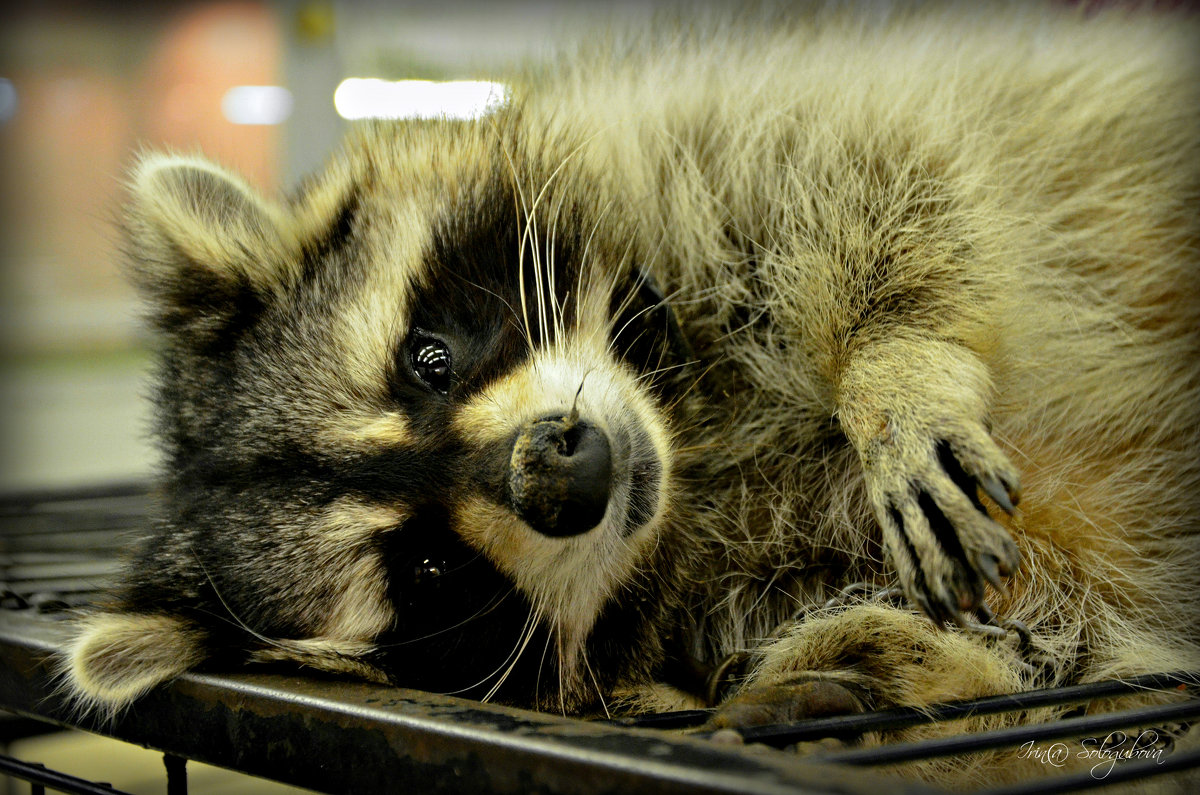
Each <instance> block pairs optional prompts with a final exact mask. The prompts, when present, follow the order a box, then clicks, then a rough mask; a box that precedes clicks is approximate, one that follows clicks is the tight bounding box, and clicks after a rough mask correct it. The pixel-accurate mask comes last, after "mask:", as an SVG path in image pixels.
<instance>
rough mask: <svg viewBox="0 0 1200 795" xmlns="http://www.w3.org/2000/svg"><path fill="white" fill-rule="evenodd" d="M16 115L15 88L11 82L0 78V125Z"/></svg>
mask: <svg viewBox="0 0 1200 795" xmlns="http://www.w3.org/2000/svg"><path fill="white" fill-rule="evenodd" d="M16 113H17V88H16V86H14V85H13V84H12V81H11V80H8V79H7V78H3V77H0V124H4V122H6V121H8V120H9V119H11V118H12V117H13V116H15V115H16Z"/></svg>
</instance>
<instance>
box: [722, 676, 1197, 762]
mask: <svg viewBox="0 0 1200 795" xmlns="http://www.w3.org/2000/svg"><path fill="white" fill-rule="evenodd" d="M1180 686H1183V687H1184V688H1187V687H1189V686H1200V673H1193V672H1180V671H1176V672H1170V673H1156V674H1145V675H1142V676H1133V677H1129V678H1128V679H1121V680H1108V681H1104V682H1090V683H1088V684H1082V685H1069V686H1066V687H1057V688H1055V687H1050V688H1042V689H1039V690H1027V691H1025V692H1023V693H1012V694H1007V695H1001V696H987V697H985V698H975V699H968V700H964V701H949V702H946V703H945V704H935V705H933V706H931V707H927V708H924V709H921V708H917V707H895V708H893V709H885V710H879V711H877V712H863V713H859V714H857V715H837V716H834V717H830V718H816V719H814V720H807V721H800V722H799V723H785V724H778V725H771V726H753V727H749V728H746V729H742V730H741V731H740V733H741V735H742V737H743V738H744V739H745V740H746V742H748V743H763V744H764V745H770V746H774V747H776V748H782V747H783V746H785V745H791V744H792V743H798V742H807V741H809V740H819V739H821V738H822V737H845V738H849V737H856V736H858V735H860V734H862V733H863V732H868V731H889V730H893V729H905V728H908V727H910V726H919V725H922V724H926V723H939V722H941V721H946V720H956V719H959V718H969V717H971V716H974V715H993V714H996V713H999V712H1013V711H1016V710H1023V709H1037V708H1039V707H1052V706H1061V705H1063V704H1077V703H1080V702H1084V701H1091V700H1093V699H1097V698H1105V697H1108V696H1116V695H1127V694H1129V693H1138V692H1144V691H1148V690H1164V689H1166V688H1172V687H1176V688H1177V687H1180ZM701 736H707V735H701Z"/></svg>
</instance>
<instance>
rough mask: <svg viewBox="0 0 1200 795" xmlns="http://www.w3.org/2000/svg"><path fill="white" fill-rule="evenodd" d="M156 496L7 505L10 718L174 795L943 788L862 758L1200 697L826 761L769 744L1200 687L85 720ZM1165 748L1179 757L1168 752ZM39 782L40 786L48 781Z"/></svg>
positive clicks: (197, 686) (320, 682) (13, 769)
mask: <svg viewBox="0 0 1200 795" xmlns="http://www.w3.org/2000/svg"><path fill="white" fill-rule="evenodd" d="M148 504H149V500H148V497H147V495H146V492H145V490H144V489H143V488H141V487H139V486H137V485H129V486H120V487H113V488H107V489H97V490H91V491H87V492H82V491H77V492H73V493H71V494H54V493H51V494H38V495H24V496H21V497H12V498H7V499H4V500H3V501H0V592H2V594H0V599H2V602H0V604H2V605H3V607H5V608H7V609H0V708H3V709H6V710H9V711H11V712H15V713H17V714H19V715H22V716H25V717H29V718H34V719H37V720H39V721H46V722H49V723H52V724H56V725H59V726H66V727H73V728H80V729H84V730H87V731H92V732H97V733H99V734H104V735H107V736H110V737H115V738H117V739H120V740H124V741H127V742H131V743H136V744H139V745H144V746H146V747H151V748H156V749H158V750H160V751H163V752H164V753H165V754H167V762H168V765H167V767H168V774H169V776H168V792H169V793H170V794H171V795H175V793H183V792H186V777H185V774H184V772H183V770H184V768H183V764H184V762H183V760H185V759H195V760H199V761H203V762H208V763H211V764H215V765H219V766H222V767H227V768H231V769H235V770H240V771H242V772H245V773H249V774H252V775H256V776H262V777H265V778H270V779H274V780H277V781H282V782H285V783H290V784H294V785H297V786H302V787H307V788H310V789H315V790H318V791H323V792H356V793H367V792H390V791H398V790H404V791H412V792H431V793H452V792H462V793H481V792H546V793H549V792H561V793H606V792H613V793H616V792H622V793H627V792H662V793H675V792H678V793H816V792H824V793H878V792H881V791H885V792H899V793H904V792H913V793H915V792H930V791H931V790H930V789H929V788H927V787H924V786H922V785H920V784H916V783H912V782H907V781H903V780H899V779H895V778H892V777H886V778H885V777H883V776H882V775H880V774H878V773H875V772H873V771H869V770H864V769H862V768H863V767H865V766H872V765H880V764H887V763H889V762H894V761H897V760H904V761H907V760H911V759H913V758H919V757H927V756H928V757H932V756H941V755H947V754H962V753H970V752H972V751H975V750H980V749H984V748H991V747H1005V746H1017V745H1020V744H1021V743H1023V742H1027V741H1029V740H1031V739H1034V740H1037V741H1042V740H1050V739H1051V738H1057V737H1080V736H1104V735H1105V734H1106V733H1107V732H1108V731H1110V730H1112V729H1115V728H1129V727H1135V726H1139V727H1140V726H1148V725H1154V726H1159V725H1164V724H1168V723H1174V724H1177V725H1184V726H1186V724H1187V722H1189V721H1191V720H1195V719H1198V718H1200V699H1194V698H1183V699H1180V700H1178V701H1177V702H1176V703H1171V704H1167V705H1165V706H1162V707H1151V708H1145V709H1141V710H1135V711H1132V712H1130V713H1128V714H1120V715H1099V716H1087V717H1082V718H1073V719H1065V720H1059V721H1055V722H1052V723H1049V724H1042V725H1038V726H1028V727H1021V728H1018V729H1013V730H1005V732H990V733H982V734H974V735H964V736H961V737H955V738H951V739H949V740H937V741H927V742H924V743H919V744H915V745H909V746H900V745H891V746H884V747H882V748H866V749H856V748H851V749H848V750H846V751H842V752H840V753H831V754H827V755H825V756H823V757H821V758H818V759H814V758H799V757H797V756H796V755H794V754H791V753H787V752H784V751H777V750H773V749H771V748H769V747H767V746H768V745H774V746H786V745H788V744H789V743H794V742H797V741H801V740H806V739H812V738H816V737H825V736H847V735H853V734H855V733H858V732H862V731H865V730H872V729H881V728H896V727H899V726H904V725H913V724H915V723H919V722H925V721H929V720H953V719H955V718H961V717H964V716H965V715H968V714H982V713H985V712H998V711H1007V710H1015V709H1029V708H1033V707H1040V706H1047V705H1052V704H1073V703H1082V702H1084V701H1087V700H1090V699H1092V698H1096V697H1100V696H1104V695H1113V694H1116V693H1119V692H1129V691H1130V690H1133V689H1141V688H1148V687H1152V688H1159V689H1178V688H1180V687H1181V686H1182V687H1188V686H1193V689H1194V686H1196V685H1200V677H1198V676H1196V675H1193V674H1171V675H1166V674H1164V675H1158V676H1157V677H1153V678H1142V679H1141V680H1139V681H1136V682H1124V683H1100V684H1097V685H1090V686H1083V687H1079V688H1059V689H1056V690H1050V691H1034V692H1033V693H1026V694H1016V695H1014V696H999V697H993V698H990V699H979V700H975V701H970V702H960V703H957V704H950V705H945V706H942V707H937V708H934V709H933V710H929V711H918V710H904V709H899V710H885V711H882V712H877V713H869V714H865V715H851V716H843V717H837V718H825V719H818V720H813V721H806V722H804V723H801V724H795V725H792V726H787V727H763V728H761V729H757V730H754V731H752V732H748V733H747V735H746V739H747V741H748V742H753V743H755V744H754V745H747V746H743V747H738V746H724V745H716V744H713V743H711V742H709V741H707V740H706V739H704V738H703V737H698V736H695V735H685V734H682V733H679V732H677V731H671V730H670V729H677V728H680V727H686V726H691V725H695V724H697V723H699V722H701V721H702V720H703V718H704V715H705V713H703V712H691V713H680V714H673V715H666V716H650V717H646V718H640V719H628V720H617V721H583V720H578V719H572V718H563V717H560V716H555V715H546V714H540V713H534V712H528V711H524V710H517V709H511V708H507V707H502V706H496V705H491V704H480V703H478V702H473V701H467V700H463V699H457V698H452V697H447V696H438V695H432V694H429V693H422V692H418V691H412V690H404V689H397V688H386V687H380V686H377V685H371V684H366V683H359V682H347V681H342V680H335V679H323V678H313V677H303V676H293V675H284V674H279V673H261V672H251V673H238V674H231V675H216V674H201V673H192V674H188V675H185V676H183V677H181V678H179V679H178V680H176V681H175V682H172V683H170V684H168V685H165V686H163V687H160V688H158V689H156V690H155V691H153V692H152V693H150V694H149V695H148V696H147V697H146V698H144V699H142V700H140V701H139V702H138V703H136V704H135V705H134V706H133V707H131V708H130V709H129V710H128V711H126V712H124V713H123V714H122V715H120V716H119V717H118V718H116V719H115V720H112V721H109V722H103V721H98V720H97V719H95V718H94V717H89V716H79V715H77V714H74V713H72V711H71V710H70V708H69V705H68V704H67V703H65V702H64V700H63V698H62V696H61V694H60V693H59V692H57V690H56V686H55V677H54V664H53V658H54V655H55V653H56V652H57V651H58V650H59V649H61V648H62V645H63V643H64V640H65V637H66V626H65V624H64V622H63V621H62V618H63V616H64V615H66V612H65V610H64V609H65V608H69V607H75V606H78V605H82V604H86V603H87V602H88V601H89V600H90V599H92V598H94V596H95V594H96V593H97V591H98V590H99V589H102V588H103V587H104V586H105V585H106V584H107V582H108V581H109V580H110V578H111V577H112V576H113V574H114V573H115V570H116V564H115V562H116V560H117V558H118V556H119V553H120V550H121V549H122V548H123V547H124V544H125V542H126V539H127V538H128V535H129V534H130V533H131V532H136V531H137V530H138V529H139V528H141V527H144V525H145V522H146V521H147V512H148ZM1168 751H1169V749H1168ZM1198 766H1200V751H1193V750H1186V751H1185V750H1178V751H1175V752H1174V753H1169V752H1168V753H1166V754H1165V755H1164V756H1163V757H1162V758H1160V759H1158V760H1149V762H1148V763H1147V762H1141V763H1139V762H1128V763H1123V764H1121V765H1118V766H1117V767H1116V768H1115V769H1113V770H1112V771H1111V773H1110V775H1107V776H1105V777H1104V778H1103V779H1096V778H1094V777H1091V776H1089V775H1088V774H1087V773H1086V772H1085V773H1084V774H1082V776H1075V777H1061V776H1060V777H1049V778H1046V779H1043V780H1038V781H1033V782H1029V783H1025V784H1021V785H1019V786H1017V787H1014V788H1008V789H996V790H994V792H996V793H999V792H1005V793H1009V792H1012V793H1016V792H1024V793H1032V792H1063V791H1068V790H1069V789H1083V788H1089V787H1093V786H1098V785H1103V784H1115V783H1118V782H1120V781H1123V780H1126V779H1128V778H1140V777H1142V776H1146V775H1156V776H1160V777H1164V776H1165V777H1167V778H1165V779H1164V778H1157V779H1156V780H1158V781H1164V780H1166V781H1169V780H1171V779H1172V778H1174V777H1175V776H1178V775H1179V773H1178V771H1181V770H1186V769H1188V768H1195V767H1198ZM0 772H6V773H8V774H10V775H14V776H19V777H23V778H26V779H27V780H31V781H34V782H41V784H44V785H46V786H51V787H54V788H56V789H62V790H63V791H72V792H85V793H86V792H97V793H110V795H111V793H114V792H116V791H115V790H112V789H111V788H106V787H103V786H102V785H96V784H92V783H91V782H86V781H82V780H78V779H71V777H70V776H67V775H65V774H61V773H56V772H54V771H46V770H45V769H44V768H38V767H37V766H35V765H31V764H29V763H27V762H19V761H17V760H11V759H6V758H2V757H0ZM34 786H35V792H36V791H37V790H36V787H37V786H40V785H39V784H36V783H35V785H34Z"/></svg>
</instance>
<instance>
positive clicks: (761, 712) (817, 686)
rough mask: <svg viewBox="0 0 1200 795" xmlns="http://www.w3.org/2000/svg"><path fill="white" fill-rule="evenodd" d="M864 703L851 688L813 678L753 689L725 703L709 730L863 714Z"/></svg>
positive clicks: (776, 683) (810, 676)
mask: <svg viewBox="0 0 1200 795" xmlns="http://www.w3.org/2000/svg"><path fill="white" fill-rule="evenodd" d="M863 709H864V706H863V700H862V698H860V697H859V696H858V695H856V694H855V693H854V692H853V691H852V690H851V689H850V688H849V687H847V686H845V685H843V684H839V683H838V682H834V681H831V680H829V679H823V678H819V677H816V676H812V675H807V676H801V677H796V678H794V679H789V680H784V681H780V682H774V683H772V684H769V685H761V686H752V687H749V688H746V689H745V690H743V691H741V692H740V693H738V694H737V695H735V696H734V697H733V698H731V699H729V700H728V701H726V702H725V703H724V704H722V705H721V706H720V707H719V708H718V709H717V711H716V713H715V714H714V715H713V716H712V717H711V718H710V719H709V721H708V723H707V724H706V726H705V729H707V730H714V731H720V730H723V729H733V730H735V731H736V730H738V729H745V728H749V727H751V726H769V725H772V724H778V723H794V722H795V721H799V720H805V719H807V718H824V717H829V716H831V715H850V714H853V713H856V712H862V711H863Z"/></svg>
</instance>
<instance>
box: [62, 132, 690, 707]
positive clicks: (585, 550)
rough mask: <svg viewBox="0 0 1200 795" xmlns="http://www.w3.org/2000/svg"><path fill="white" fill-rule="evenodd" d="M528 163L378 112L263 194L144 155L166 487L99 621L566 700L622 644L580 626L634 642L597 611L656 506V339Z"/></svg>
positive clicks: (143, 274)
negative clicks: (278, 188) (118, 603)
mask: <svg viewBox="0 0 1200 795" xmlns="http://www.w3.org/2000/svg"><path fill="white" fill-rule="evenodd" d="M527 176H528V175H526V174H522V173H521V171H520V169H515V168H514V166H513V165H512V163H511V161H509V160H508V159H507V157H506V156H505V155H504V147H503V145H502V144H501V143H500V142H499V141H498V140H497V138H496V135H495V133H491V134H489V133H488V132H487V130H486V129H484V128H482V127H481V128H476V127H472V126H468V125H463V126H459V125H453V124H449V123H446V124H431V125H424V126H417V127H402V126H398V127H381V128H375V129H374V130H373V131H370V132H368V133H366V134H364V141H363V142H362V143H360V144H359V145H358V147H357V148H356V147H354V146H351V148H350V149H349V150H348V154H347V156H346V157H345V158H343V159H342V160H341V161H339V163H338V164H337V165H335V166H334V167H332V168H331V169H330V170H329V172H328V173H326V174H325V175H324V176H323V177H322V178H321V179H320V180H318V181H316V182H314V183H313V184H311V185H309V186H308V188H307V189H306V190H305V191H304V192H303V193H302V194H301V195H300V196H299V197H298V198H297V199H296V200H294V201H293V202H292V203H290V204H289V205H287V206H277V205H273V204H271V203H268V202H265V201H263V200H262V199H260V198H258V197H257V196H255V194H254V193H253V192H252V190H251V189H250V188H249V187H248V186H246V185H245V184H244V183H243V182H241V181H240V180H238V179H237V178H235V177H233V176H231V175H229V174H227V173H225V172H223V171H221V170H219V169H217V168H216V167H214V166H212V165H210V164H208V163H205V162H203V161H198V160H194V159H179V158H162V157H151V158H148V159H146V160H144V161H143V163H142V165H141V167H140V169H139V170H138V171H137V173H136V175H135V186H134V187H135V205H134V208H133V213H132V221H131V224H130V228H131V234H132V239H133V246H134V250H133V252H132V253H133V260H134V263H135V278H136V280H137V281H138V284H139V286H140V287H141V288H142V290H143V291H144V292H145V293H146V294H147V295H148V296H149V297H150V299H151V303H152V307H153V309H154V312H155V314H154V318H155V321H156V323H157V325H158V326H159V328H160V329H161V330H162V331H163V332H164V338H165V340H166V343H165V346H164V356H163V360H164V366H163V374H162V383H161V386H160V393H159V409H160V413H161V432H162V434H163V436H164V439H165V442H166V444H165V447H166V451H167V454H168V461H167V466H168V475H169V477H168V482H167V488H166V498H167V506H166V508H167V510H166V513H167V517H166V520H165V522H164V527H163V530H162V531H161V532H160V533H159V535H158V537H157V538H156V539H154V540H153V541H152V542H151V543H150V545H149V546H148V547H147V548H146V550H144V551H143V553H142V555H141V558H140V559H139V561H138V563H137V564H136V566H135V570H134V573H133V577H132V582H131V584H130V586H129V588H128V593H127V595H126V598H125V602H126V607H127V608H128V611H129V613H128V614H127V615H125V616H123V617H121V620H127V619H128V618H129V616H130V615H139V614H147V615H148V614H163V613H166V614H169V616H170V621H173V622H176V623H178V624H179V625H180V626H182V627H183V628H184V629H185V630H186V631H187V632H192V633H197V634H196V635H195V636H196V637H200V638H202V640H200V641H194V642H191V641H189V642H191V643H192V645H193V646H199V647H200V648H197V649H193V650H192V652H193V653H192V656H191V657H188V656H187V655H183V656H182V657H181V659H187V660H190V662H191V663H194V662H196V661H198V660H200V659H205V658H208V657H212V656H221V655H219V654H218V651H219V650H220V649H228V648H239V649H242V650H243V651H244V652H245V655H246V656H248V657H249V658H250V659H256V660H280V659H284V660H294V661H299V662H301V663H306V664H310V665H314V666H316V667H320V668H325V669H330V670H344V671H351V672H354V673H358V674H362V675H366V676H370V677H373V678H386V679H387V680H389V681H393V682H395V683H397V684H401V685H409V686H414V687H421V688H427V689H432V690H436V691H441V692H456V693H464V694H468V695H473V696H490V695H492V694H495V693H499V694H500V695H501V696H504V697H507V698H509V699H512V700H518V701H534V702H539V701H540V702H545V703H547V704H553V705H554V706H555V707H558V706H559V704H560V703H562V702H563V701H570V702H573V703H579V702H580V701H583V700H587V699H588V698H589V697H590V694H591V693H592V692H593V691H594V689H595V687H596V685H595V684H594V680H593V677H592V676H591V675H590V674H589V673H588V672H587V666H588V663H587V659H586V658H587V656H588V654H589V653H594V654H601V655H617V656H619V654H620V652H615V651H614V649H615V648H616V647H618V646H620V645H621V641H622V640H629V639H630V638H629V637H626V638H619V637H608V638H602V639H597V638H596V637H594V633H595V631H596V626H597V621H598V619H600V617H601V615H602V614H608V615H610V619H609V620H607V624H609V625H613V626H615V629H616V631H617V632H618V633H621V632H625V633H634V632H635V631H636V630H635V628H634V627H633V626H629V625H625V626H621V624H622V623H623V622H622V621H614V620H612V619H611V615H612V614H613V613H614V610H615V611H617V612H619V608H616V607H614V604H615V603H617V602H619V601H620V600H621V599H623V598H625V597H627V596H628V592H629V591H630V589H635V590H636V589H637V588H640V587H642V584H641V580H644V579H646V578H644V577H643V578H639V577H637V574H638V572H639V569H641V570H644V569H645V568H646V566H647V563H646V562H647V560H648V557H649V555H650V554H651V552H652V550H653V548H654V547H655V544H656V541H657V539H658V535H659V532H660V530H661V527H662V525H663V522H664V518H663V517H664V515H665V514H666V513H667V508H668V505H669V503H670V499H671V491H672V480H671V470H670V463H669V462H670V460H671V454H670V441H669V431H668V428H667V425H666V420H665V419H664V414H663V410H662V407H661V406H660V405H659V401H658V398H657V397H656V395H655V392H654V387H653V383H654V379H653V378H652V377H647V376H646V372H645V371H646V370H648V369H649V368H653V367H658V366H660V365H661V364H662V357H663V356H664V355H665V353H664V350H663V347H664V346H665V345H667V343H666V338H665V337H664V336H663V335H662V334H661V333H659V332H660V331H661V328H660V326H661V324H658V325H656V324H657V323H658V321H657V320H654V318H655V313H656V312H658V311H661V310H660V309H656V308H655V307H654V305H653V302H649V303H647V302H646V301H645V300H644V296H645V285H644V284H642V283H641V282H639V279H638V277H637V275H636V269H635V268H634V267H633V265H632V264H631V263H630V262H629V261H628V259H627V258H625V257H623V256H621V255H618V256H616V257H613V256H612V255H611V251H604V250H603V249H601V248H589V246H590V245H592V244H595V243H596V240H597V239H596V237H595V226H596V223H597V220H598V217H599V216H598V214H597V213H596V212H593V211H591V210H590V209H589V206H588V205H586V204H585V203H584V201H583V200H581V201H579V202H569V201H567V200H565V199H564V198H563V197H561V196H558V195H556V194H555V193H554V186H553V185H552V184H551V183H550V182H538V181H536V180H531V181H530V183H529V184H524V183H523V182H522V180H523V179H525V178H526V177H527ZM537 190H542V193H541V194H540V195H538V193H537ZM597 245H598V244H597ZM639 296H642V298H639ZM656 335H657V336H656ZM622 594H624V596H622ZM112 618H113V620H117V617H116V616H114V617H112ZM156 620H157V619H156ZM97 626H99V625H97ZM109 629H110V630H111V629H112V627H109ZM156 630H158V631H161V628H160V627H157V625H156ZM97 631H99V630H97ZM109 634H110V639H111V635H112V633H111V632H110V633H109ZM176 634H177V635H178V636H180V637H181V636H182V635H183V634H185V633H183V632H177V633H176ZM178 642H182V641H178ZM111 645H112V644H111V642H110V646H111ZM589 648H591V649H592V650H593V651H592V652H589ZM637 651H638V650H637V649H633V648H631V649H629V651H628V652H627V653H628V654H629V655H631V656H633V655H635V654H636V653H637ZM96 653H97V654H98V653H99V652H96ZM107 653H109V654H111V650H110V651H109V652H107ZM75 656H76V660H77V661H76V663H75V665H76V668H77V669H78V670H81V671H85V672H87V671H88V670H89V659H90V658H89V657H88V651H87V643H86V642H83V643H81V644H80V645H79V647H78V648H77V649H76V652H75ZM235 656H236V655H235ZM189 664H190V663H189ZM606 666H607V667H608V668H613V667H614V666H613V665H612V661H611V660H608V661H606ZM616 667H617V668H619V667H620V666H619V665H617V666H616ZM101 668H102V666H101V665H100V664H99V663H94V664H91V665H90V670H91V673H90V674H88V675H91V676H93V678H95V679H96V680H97V682H98V683H97V684H94V685H92V687H93V689H94V690H96V691H97V692H99V691H100V690H102V689H103V687H105V686H106V685H105V684H104V683H103V682H100V681H99V680H100V678H101V676H100V673H98V672H99V671H100V669H101ZM78 677H79V675H78V674H77V678H78ZM114 687H115V685H114Z"/></svg>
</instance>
